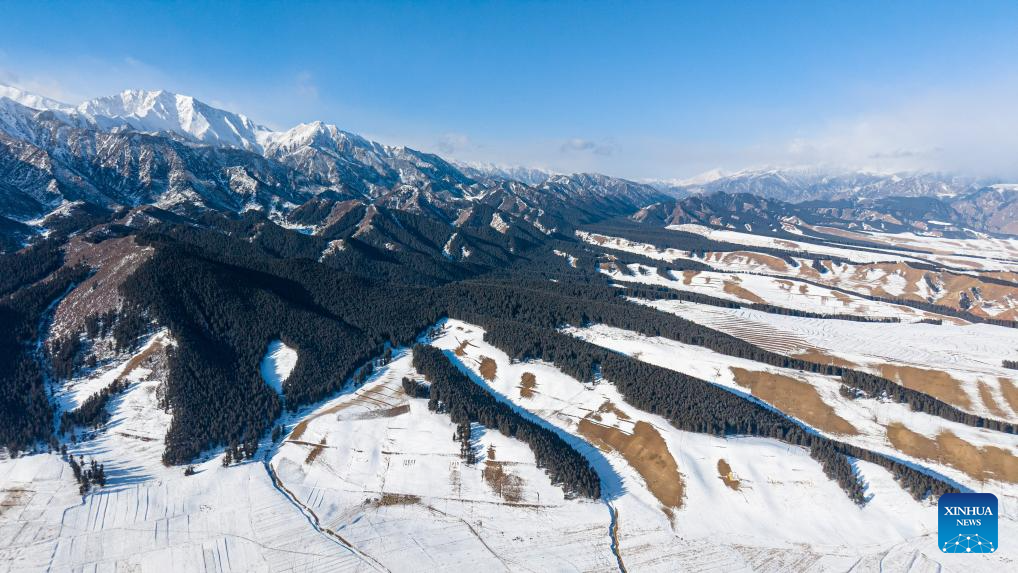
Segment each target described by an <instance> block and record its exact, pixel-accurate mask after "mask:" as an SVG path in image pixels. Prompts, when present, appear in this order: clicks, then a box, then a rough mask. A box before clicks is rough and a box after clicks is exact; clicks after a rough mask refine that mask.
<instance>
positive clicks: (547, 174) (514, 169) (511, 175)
mask: <svg viewBox="0 0 1018 573" xmlns="http://www.w3.org/2000/svg"><path fill="white" fill-rule="evenodd" d="M453 163H454V164H455V165H456V167H459V169H460V171H462V172H464V173H466V174H467V175H469V176H471V177H473V178H474V179H486V178H495V179H511V180H513V181H519V182H520V183H526V184H527V185H540V184H542V183H544V182H545V181H547V180H548V179H550V178H551V177H552V176H553V175H556V173H555V172H553V171H548V170H547V169H539V168H536V167H523V166H520V165H498V164H495V163H463V162H458V161H457V162H453Z"/></svg>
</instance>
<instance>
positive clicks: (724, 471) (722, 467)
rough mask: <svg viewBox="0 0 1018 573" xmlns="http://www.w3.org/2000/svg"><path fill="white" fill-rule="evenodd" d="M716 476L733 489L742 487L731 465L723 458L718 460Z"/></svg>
mask: <svg viewBox="0 0 1018 573" xmlns="http://www.w3.org/2000/svg"><path fill="white" fill-rule="evenodd" d="M718 476H719V477H720V478H721V481H723V482H725V485H727V486H728V487H729V488H731V489H734V490H735V491H739V488H740V487H742V482H740V481H739V480H738V479H736V477H735V473H734V472H733V471H732V466H730V465H728V462H726V461H725V459H724V458H721V459H719V460H718Z"/></svg>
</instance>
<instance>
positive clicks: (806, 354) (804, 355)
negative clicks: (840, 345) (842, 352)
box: [792, 348, 858, 368]
mask: <svg viewBox="0 0 1018 573" xmlns="http://www.w3.org/2000/svg"><path fill="white" fill-rule="evenodd" d="M792 358H799V359H802V360H809V361H810V362H816V363H817V364H828V365H831V366H839V367H841V368H856V367H857V366H858V364H856V363H855V362H851V361H849V360H845V359H844V358H839V357H837V356H834V355H833V354H828V353H827V352H825V351H823V350H820V349H819V348H810V349H809V350H805V351H803V352H799V353H796V354H793V355H792Z"/></svg>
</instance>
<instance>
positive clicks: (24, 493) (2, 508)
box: [0, 487, 32, 515]
mask: <svg viewBox="0 0 1018 573" xmlns="http://www.w3.org/2000/svg"><path fill="white" fill-rule="evenodd" d="M0 493H3V499H0V515H3V514H5V513H7V512H8V511H10V510H12V509H14V508H16V507H21V506H23V505H25V504H27V503H28V498H29V496H30V494H31V493H32V490H28V489H24V488H19V487H15V488H11V489H5V490H0Z"/></svg>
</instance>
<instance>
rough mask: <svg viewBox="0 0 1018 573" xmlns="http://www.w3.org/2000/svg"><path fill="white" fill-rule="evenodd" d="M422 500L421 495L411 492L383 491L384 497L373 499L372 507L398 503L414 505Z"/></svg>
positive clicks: (390, 505)
mask: <svg viewBox="0 0 1018 573" xmlns="http://www.w3.org/2000/svg"><path fill="white" fill-rule="evenodd" d="M420 502H421V496H419V495H413V494H410V493H382V497H380V498H378V499H376V500H372V502H371V506H372V507H376V508H378V507H392V506H397V505H414V504H418V503H420Z"/></svg>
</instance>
